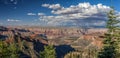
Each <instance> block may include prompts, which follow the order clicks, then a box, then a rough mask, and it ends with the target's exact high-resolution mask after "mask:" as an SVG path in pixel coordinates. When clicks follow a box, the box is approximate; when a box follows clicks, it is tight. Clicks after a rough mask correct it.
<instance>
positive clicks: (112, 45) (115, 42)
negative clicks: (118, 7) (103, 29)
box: [98, 10, 120, 58]
mask: <svg viewBox="0 0 120 58" xmlns="http://www.w3.org/2000/svg"><path fill="white" fill-rule="evenodd" d="M116 18H117V16H116V15H115V13H114V10H111V11H110V12H109V13H108V19H109V20H108V21H107V28H108V32H107V33H106V34H105V39H104V41H103V44H104V46H103V49H102V50H101V51H100V52H99V55H98V58H118V57H117V56H118V55H120V54H119V53H120V52H118V50H120V47H119V43H120V42H119V40H120V32H119V31H120V30H119V27H118V26H117V24H118V23H119V21H118V20H117V19H116Z"/></svg>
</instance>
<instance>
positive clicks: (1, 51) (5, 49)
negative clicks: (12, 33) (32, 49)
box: [0, 40, 10, 58]
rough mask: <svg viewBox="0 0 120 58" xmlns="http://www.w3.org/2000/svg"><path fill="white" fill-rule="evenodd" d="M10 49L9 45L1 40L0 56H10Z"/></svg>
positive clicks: (3, 57) (5, 57)
mask: <svg viewBox="0 0 120 58" xmlns="http://www.w3.org/2000/svg"><path fill="white" fill-rule="evenodd" d="M9 56H10V51H9V49H8V45H7V44H6V43H5V42H3V41H2V40H0V58H9Z"/></svg>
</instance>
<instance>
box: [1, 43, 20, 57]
mask: <svg viewBox="0 0 120 58" xmlns="http://www.w3.org/2000/svg"><path fill="white" fill-rule="evenodd" d="M0 57H1V58H19V48H18V47H17V44H16V43H11V44H7V43H5V42H3V41H0Z"/></svg>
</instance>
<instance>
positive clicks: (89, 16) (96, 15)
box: [39, 2, 111, 26]
mask: <svg viewBox="0 0 120 58" xmlns="http://www.w3.org/2000/svg"><path fill="white" fill-rule="evenodd" d="M42 6H43V7H47V8H50V9H52V11H51V13H52V14H54V15H55V16H52V15H51V16H47V15H43V16H40V19H39V20H40V21H42V22H45V24H47V25H54V26H57V25H63V26H66V25H71V26H76V25H78V26H104V25H105V21H106V18H107V16H106V13H107V12H108V11H109V10H110V9H111V8H110V7H109V6H106V5H102V4H97V5H91V4H90V3H86V2H85V3H79V4H78V5H71V6H70V7H67V8H65V7H62V6H60V4H52V5H50V4H43V5H42Z"/></svg>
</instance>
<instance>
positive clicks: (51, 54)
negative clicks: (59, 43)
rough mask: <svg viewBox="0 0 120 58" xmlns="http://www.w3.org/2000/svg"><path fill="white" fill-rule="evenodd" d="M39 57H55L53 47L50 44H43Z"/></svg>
mask: <svg viewBox="0 0 120 58" xmlns="http://www.w3.org/2000/svg"><path fill="white" fill-rule="evenodd" d="M40 58H56V52H55V48H54V47H53V46H52V45H48V46H44V51H42V52H40Z"/></svg>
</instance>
